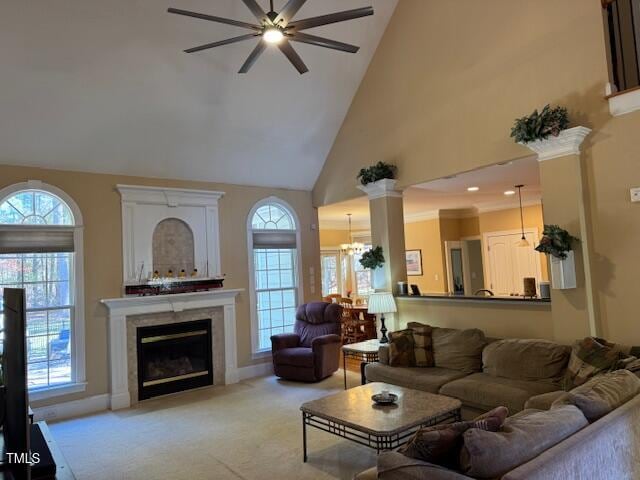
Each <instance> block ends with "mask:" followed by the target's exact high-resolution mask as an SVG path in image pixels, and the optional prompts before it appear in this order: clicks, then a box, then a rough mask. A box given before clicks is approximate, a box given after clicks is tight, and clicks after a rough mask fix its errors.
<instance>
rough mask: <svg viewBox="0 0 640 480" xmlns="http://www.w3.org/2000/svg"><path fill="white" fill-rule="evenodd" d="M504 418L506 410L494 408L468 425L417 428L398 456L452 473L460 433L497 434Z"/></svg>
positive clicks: (458, 452)
mask: <svg viewBox="0 0 640 480" xmlns="http://www.w3.org/2000/svg"><path fill="white" fill-rule="evenodd" d="M508 415H509V410H508V409H507V407H497V408H494V409H493V410H491V411H489V412H487V413H485V414H484V415H481V416H479V417H478V418H476V419H475V420H473V421H471V422H456V423H448V424H442V425H436V426H433V427H425V428H421V429H420V430H418V431H417V432H416V433H415V434H414V435H413V437H411V439H410V440H409V442H408V443H406V444H405V445H403V446H402V447H400V448H399V449H398V452H400V453H402V454H403V455H406V456H407V457H411V458H416V459H418V460H422V461H425V462H429V463H434V464H436V465H442V466H444V467H447V468H453V469H455V468H457V467H458V462H459V455H460V450H461V449H462V444H463V434H464V432H466V431H467V430H469V429H470V428H478V429H480V430H485V431H489V432H497V431H498V430H500V427H501V426H502V424H503V423H504V421H505V420H506V418H507V416H508Z"/></svg>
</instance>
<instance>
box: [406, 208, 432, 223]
mask: <svg viewBox="0 0 640 480" xmlns="http://www.w3.org/2000/svg"><path fill="white" fill-rule="evenodd" d="M439 218H440V212H439V211H438V210H429V211H426V212H419V213H409V214H405V216H404V223H418V222H426V221H429V220H437V219H439Z"/></svg>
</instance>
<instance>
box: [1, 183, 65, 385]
mask: <svg viewBox="0 0 640 480" xmlns="http://www.w3.org/2000/svg"><path fill="white" fill-rule="evenodd" d="M74 226H75V219H74V215H73V213H72V211H71V209H70V208H69V206H68V205H67V203H66V202H65V201H63V200H62V199H61V198H59V197H58V196H56V195H54V194H53V193H50V192H48V191H44V190H37V189H26V190H21V191H17V192H13V193H11V194H10V195H9V196H8V197H6V198H3V199H2V198H0V230H1V231H0V299H1V293H2V292H1V291H2V290H3V289H4V288H6V287H11V288H23V289H24V290H25V296H26V304H27V310H26V313H27V370H28V371H27V378H28V386H29V389H30V390H36V389H47V388H50V387H58V386H61V385H64V384H70V383H73V382H75V381H76V375H75V373H76V372H75V368H74V365H75V355H76V351H75V346H74V334H75V332H74V317H75V305H76V302H75V297H76V288H75V287H76V286H75V281H76V279H75V271H76V270H75V258H74V255H75V254H74V251H75V248H74ZM0 301H1V300H0ZM1 307H2V306H1V305H0V321H2V322H4V318H3V316H2V315H1V312H2V308H1Z"/></svg>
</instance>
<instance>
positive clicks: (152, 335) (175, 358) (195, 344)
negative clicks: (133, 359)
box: [137, 320, 213, 400]
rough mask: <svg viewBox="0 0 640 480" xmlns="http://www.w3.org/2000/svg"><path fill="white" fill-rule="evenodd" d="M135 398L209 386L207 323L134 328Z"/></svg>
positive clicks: (210, 368)
mask: <svg viewBox="0 0 640 480" xmlns="http://www.w3.org/2000/svg"><path fill="white" fill-rule="evenodd" d="M137 346H138V399H139V400H145V399H147V398H151V397H155V396H157V395H165V394H167V393H174V392H179V391H182V390H188V389H191V388H197V387H203V386H205V385H212V384H213V365H212V355H211V320H197V321H194V322H184V323H174V324H170V325H157V326H152V327H140V328H138V329H137Z"/></svg>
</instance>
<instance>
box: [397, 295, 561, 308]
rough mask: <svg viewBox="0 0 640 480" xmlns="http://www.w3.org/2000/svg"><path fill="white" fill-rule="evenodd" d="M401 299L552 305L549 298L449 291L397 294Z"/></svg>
mask: <svg viewBox="0 0 640 480" xmlns="http://www.w3.org/2000/svg"><path fill="white" fill-rule="evenodd" d="M396 298H397V299H399V300H411V301H425V302H429V301H434V302H455V303H483V304H508V305H520V304H522V305H542V306H551V299H549V298H523V297H488V296H482V297H481V296H468V295H451V294H448V293H425V294H422V295H397V296H396Z"/></svg>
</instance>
